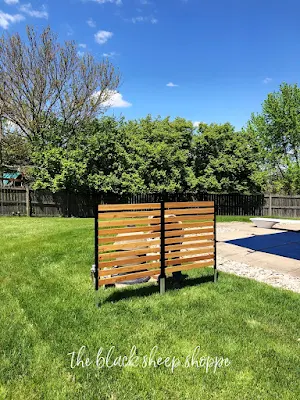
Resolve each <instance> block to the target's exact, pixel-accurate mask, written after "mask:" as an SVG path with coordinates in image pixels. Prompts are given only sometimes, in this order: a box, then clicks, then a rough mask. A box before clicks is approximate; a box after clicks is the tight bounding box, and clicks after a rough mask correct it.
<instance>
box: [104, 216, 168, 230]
mask: <svg viewBox="0 0 300 400" xmlns="http://www.w3.org/2000/svg"><path fill="white" fill-rule="evenodd" d="M149 221H151V224H158V225H159V224H160V218H153V219H151V220H150V219H148V218H142V219H141V218H139V219H124V220H116V221H99V222H98V226H99V227H100V228H106V227H112V226H115V227H119V226H128V225H145V226H149V225H150V223H149Z"/></svg>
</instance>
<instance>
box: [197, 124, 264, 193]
mask: <svg viewBox="0 0 300 400" xmlns="http://www.w3.org/2000/svg"><path fill="white" fill-rule="evenodd" d="M193 152H194V169H195V175H196V178H197V189H198V190H199V191H202V190H204V191H207V192H223V193H224V192H225V193H233V192H235V193H257V192H259V191H260V190H261V188H262V186H263V183H264V176H263V174H262V173H261V171H260V169H259V161H258V159H259V148H258V146H257V145H256V142H255V141H254V140H253V137H252V136H251V135H250V134H249V133H248V132H245V131H242V132H235V130H234V127H233V126H232V125H231V124H230V123H225V124H223V125H218V124H210V125H207V124H203V123H202V124H201V125H200V126H199V128H198V135H197V136H196V137H195V138H194V151H193Z"/></svg>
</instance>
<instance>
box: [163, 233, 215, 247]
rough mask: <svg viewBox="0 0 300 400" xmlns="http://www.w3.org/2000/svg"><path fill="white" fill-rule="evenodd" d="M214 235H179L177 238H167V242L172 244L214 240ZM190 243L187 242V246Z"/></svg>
mask: <svg viewBox="0 0 300 400" xmlns="http://www.w3.org/2000/svg"><path fill="white" fill-rule="evenodd" d="M213 239H214V235H203V236H192V237H177V238H170V239H166V240H165V243H166V245H167V244H172V243H185V242H199V241H203V240H213ZM187 246H188V245H187V244H186V247H187Z"/></svg>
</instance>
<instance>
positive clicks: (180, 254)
mask: <svg viewBox="0 0 300 400" xmlns="http://www.w3.org/2000/svg"><path fill="white" fill-rule="evenodd" d="M204 253H214V248H213V247H206V248H204V249H195V250H187V251H176V252H170V253H166V254H165V259H166V260H168V259H171V258H175V257H186V256H190V255H195V254H204Z"/></svg>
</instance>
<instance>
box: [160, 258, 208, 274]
mask: <svg viewBox="0 0 300 400" xmlns="http://www.w3.org/2000/svg"><path fill="white" fill-rule="evenodd" d="M213 265H214V260H213V259H212V260H210V261H206V262H203V263H195V264H187V265H180V266H178V267H177V266H176V267H168V268H166V273H167V274H170V273H172V272H178V271H188V270H189V269H197V268H204V267H212V266H213Z"/></svg>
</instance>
